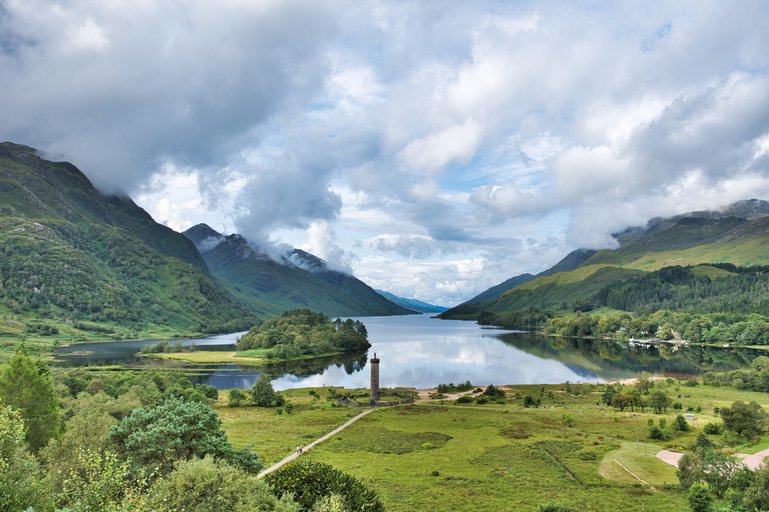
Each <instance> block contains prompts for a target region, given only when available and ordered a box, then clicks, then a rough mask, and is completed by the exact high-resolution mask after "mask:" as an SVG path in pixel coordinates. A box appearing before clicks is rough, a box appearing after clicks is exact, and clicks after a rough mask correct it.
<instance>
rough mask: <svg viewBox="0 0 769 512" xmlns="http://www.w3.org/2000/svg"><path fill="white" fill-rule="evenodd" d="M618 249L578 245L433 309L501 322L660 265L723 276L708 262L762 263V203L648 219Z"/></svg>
mask: <svg viewBox="0 0 769 512" xmlns="http://www.w3.org/2000/svg"><path fill="white" fill-rule="evenodd" d="M614 237H615V239H616V240H617V243H618V245H619V247H618V248H617V249H604V250H600V251H594V250H586V249H578V250H577V251H573V252H572V253H570V254H569V255H568V256H566V257H565V258H564V259H563V260H561V261H560V262H559V263H558V264H556V265H555V266H554V267H552V268H550V269H548V270H546V271H545V272H542V273H540V274H538V275H536V276H531V274H522V275H519V276H515V277H512V278H510V279H508V280H506V281H504V282H502V283H500V284H499V285H496V286H494V287H492V288H489V289H488V290H486V291H484V292H483V293H481V294H479V295H477V296H476V297H473V298H472V299H470V300H468V301H466V302H464V303H462V304H460V305H458V306H455V307H454V308H451V309H450V310H448V311H446V312H445V313H443V314H441V315H440V316H441V318H454V319H468V320H469V319H475V320H477V319H479V318H482V317H485V318H486V319H494V320H497V321H502V322H504V321H505V319H506V318H507V319H509V318H514V317H515V316H516V314H517V313H519V312H521V311H525V310H550V311H555V312H558V311H572V310H575V309H579V308H580V307H582V305H583V304H587V303H591V301H593V298H594V297H595V296H596V294H598V293H599V292H602V293H603V294H606V293H608V292H607V290H606V288H607V287H612V286H614V285H615V284H616V283H623V282H626V281H629V280H631V279H638V278H640V277H641V276H644V275H647V274H649V273H652V272H654V271H658V270H660V269H663V268H667V267H677V266H683V267H695V274H697V275H701V276H711V277H716V276H724V275H725V274H730V272H729V271H728V270H725V269H724V268H722V267H713V266H712V265H714V264H723V263H728V264H733V265H736V266H740V267H751V266H753V267H755V266H759V265H767V264H769V202H767V201H763V200H759V199H750V200H744V201H738V202H736V203H734V204H731V205H729V206H727V207H725V208H723V209H721V210H718V211H695V212H689V213H685V214H682V215H677V216H674V217H669V218H653V219H651V220H649V222H648V223H647V224H646V225H645V226H637V227H630V228H628V229H625V230H623V231H622V232H620V233H617V234H615V235H614Z"/></svg>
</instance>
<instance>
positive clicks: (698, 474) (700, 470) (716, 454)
mask: <svg viewBox="0 0 769 512" xmlns="http://www.w3.org/2000/svg"><path fill="white" fill-rule="evenodd" d="M701 437H705V436H702V435H701ZM698 439H699V438H698ZM708 444H709V445H708ZM744 471H750V470H749V469H747V468H746V467H745V466H744V465H743V464H742V463H741V462H740V461H739V460H738V459H736V458H734V457H732V456H730V455H726V454H724V453H722V452H720V451H718V450H716V449H715V448H714V447H713V445H712V443H710V441H707V443H705V442H703V443H702V444H701V445H699V446H696V447H695V448H694V449H693V450H692V451H691V452H689V453H686V454H684V456H683V457H681V460H680V461H679V462H678V471H677V472H676V474H677V475H678V480H679V482H680V483H681V487H682V488H684V489H689V488H690V487H691V486H692V485H693V484H694V483H695V482H699V481H703V482H707V483H708V485H709V486H710V490H711V492H712V493H713V494H715V496H717V497H718V498H722V497H723V496H724V494H725V493H726V491H727V489H729V487H730V485H731V483H732V480H733V479H735V478H739V474H740V473H741V472H744Z"/></svg>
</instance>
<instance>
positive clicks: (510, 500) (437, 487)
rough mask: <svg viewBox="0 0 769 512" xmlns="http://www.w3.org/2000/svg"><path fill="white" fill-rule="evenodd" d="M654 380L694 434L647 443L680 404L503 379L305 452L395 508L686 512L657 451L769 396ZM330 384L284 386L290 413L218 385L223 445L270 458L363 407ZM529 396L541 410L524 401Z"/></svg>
mask: <svg viewBox="0 0 769 512" xmlns="http://www.w3.org/2000/svg"><path fill="white" fill-rule="evenodd" d="M656 385H657V386H659V387H661V388H663V389H664V390H665V391H666V392H667V393H668V394H669V395H670V396H671V397H673V396H675V395H680V398H678V399H675V400H677V401H680V402H681V405H682V407H683V410H684V411H686V410H687V409H688V408H692V409H696V408H697V407H699V408H700V410H701V412H700V413H697V414H696V419H695V421H694V422H692V425H691V426H692V427H693V428H692V430H691V431H690V432H686V433H678V434H676V435H675V436H674V437H673V438H672V439H670V440H668V441H651V440H649V439H648V435H647V421H648V420H649V418H653V419H654V421H655V422H658V421H659V419H661V418H666V420H667V422H668V423H671V422H672V420H673V419H674V418H675V415H676V414H677V413H678V412H679V411H675V412H674V411H672V410H670V411H668V414H662V415H657V414H653V413H652V412H650V411H649V410H648V409H647V411H646V412H640V411H635V412H632V411H628V410H626V411H625V412H619V411H616V410H615V409H614V408H611V407H608V406H605V405H603V404H602V402H601V394H602V392H603V390H604V386H603V385H590V384H585V385H575V384H562V385H546V386H539V385H527V386H510V387H506V390H507V393H506V394H507V399H506V403H504V404H485V405H475V404H461V405H460V404H456V403H455V402H451V401H441V400H428V401H424V402H421V403H418V404H415V405H408V406H398V407H389V408H382V409H380V410H377V411H376V412H375V413H374V414H370V415H368V416H366V417H365V418H363V419H361V420H360V421H359V422H357V423H355V424H354V425H352V426H351V427H349V428H348V429H346V430H344V431H343V432H341V433H339V434H338V435H337V436H335V437H334V438H332V439H330V440H329V441H327V442H325V443H323V444H321V445H319V446H318V447H316V448H315V449H313V450H312V451H311V452H309V453H307V454H306V455H304V457H307V458H310V459H313V460H318V461H322V462H326V463H330V464H333V465H334V466H335V467H337V468H338V469H341V470H343V471H346V472H348V473H350V474H353V475H355V476H356V477H358V478H360V479H362V480H363V481H364V482H366V484H367V485H370V486H371V487H373V488H375V489H376V490H377V491H378V492H379V493H380V495H381V497H382V500H383V501H384V503H385V505H386V508H387V510H389V511H395V512H397V511H414V510H420V511H430V510H436V511H439V510H441V511H442V510H454V511H465V510H467V511H471V510H472V511H475V510H487V511H495V510H500V511H501V510H506V511H507V510H516V511H537V510H538V508H539V506H540V505H542V504H549V503H553V504H561V505H565V506H569V507H572V508H573V509H574V510H580V511H609V510H628V511H662V512H664V511H681V510H687V509H688V507H687V505H686V499H685V494H684V493H683V492H682V491H681V490H680V488H679V487H678V480H677V478H676V476H675V468H673V467H672V466H669V465H667V464H665V463H663V462H661V461H660V460H658V459H656V457H655V454H656V452H657V451H659V450H661V449H663V448H667V449H674V450H675V449H677V450H682V449H684V448H685V447H686V446H687V445H688V444H689V443H690V442H691V441H692V440H693V439H694V437H695V436H696V435H697V434H698V433H699V432H700V431H701V428H702V426H703V425H704V424H705V423H707V422H710V421H715V420H716V416H715V415H714V413H713V408H714V407H723V406H725V405H731V403H732V402H733V401H734V400H743V401H749V400H756V401H758V402H759V403H761V404H762V405H763V406H764V407H769V397H768V396H767V395H766V394H762V393H753V392H744V391H737V390H735V389H733V388H726V387H720V388H719V387H709V386H703V385H699V386H695V387H689V386H685V385H684V384H683V382H679V381H673V380H668V381H659V382H658V383H657V384H656ZM329 389H330V388H315V389H312V390H310V389H300V390H290V391H288V392H285V393H284V395H285V397H286V400H287V402H288V403H292V404H294V406H293V411H292V412H291V414H287V413H285V412H283V413H282V414H277V413H276V410H275V409H261V408H256V407H240V408H230V407H227V406H226V400H225V398H226V394H227V393H226V392H223V393H221V395H222V398H220V400H219V402H218V405H217V410H218V412H219V414H220V416H221V418H222V421H223V427H224V429H225V431H226V432H227V433H228V436H229V438H230V441H231V442H232V443H233V444H234V445H235V446H251V447H253V448H254V449H255V450H256V451H257V452H258V453H259V454H260V455H261V456H262V458H263V460H264V461H265V462H266V463H268V464H269V463H272V462H275V461H277V460H279V459H281V458H282V457H284V456H286V455H289V454H290V453H291V452H292V451H293V450H294V449H295V447H296V445H299V444H307V443H309V442H310V441H311V440H312V439H314V438H317V437H319V436H320V435H322V434H323V433H325V432H327V431H329V430H331V429H333V428H334V427H336V426H338V425H340V424H342V423H343V422H344V421H346V419H348V418H349V417H351V416H352V415H354V414H356V413H357V412H359V411H360V409H358V408H351V409H350V408H345V407H338V406H335V404H334V401H333V400H332V399H331V398H330V397H331V396H332V395H334V394H335V393H340V392H342V390H340V389H339V388H336V389H334V393H331V392H330V391H329ZM311 391H312V392H313V393H314V394H313V395H311V394H310V392H311ZM348 392H349V391H348ZM526 395H529V396H532V397H534V398H536V399H538V400H540V401H541V406H540V407H539V408H533V407H530V408H526V407H523V405H522V404H523V397H525V396H526ZM767 441H769V440H767V439H764V440H762V444H763V443H766V442H767Z"/></svg>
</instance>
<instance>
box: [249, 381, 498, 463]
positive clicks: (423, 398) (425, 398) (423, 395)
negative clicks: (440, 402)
mask: <svg viewBox="0 0 769 512" xmlns="http://www.w3.org/2000/svg"><path fill="white" fill-rule="evenodd" d="M480 388H481V389H486V386H480ZM473 389H475V388H473ZM501 389H507V388H504V387H503V388H501ZM437 391H438V390H437V389H423V390H420V391H419V392H418V398H417V399H416V400H415V401H414V403H417V404H418V403H425V402H430V401H431V399H430V393H435V392H437ZM472 393H473V390H469V391H463V392H460V393H455V394H449V395H446V396H445V397H444V400H456V399H457V398H459V397H460V396H463V395H468V394H472ZM406 405H407V404H406ZM396 407H397V406H396ZM379 409H386V407H375V408H373V409H367V410H365V411H363V412H362V413H360V414H358V415H357V416H354V417H353V418H350V419H349V420H348V421H347V422H346V423H345V424H344V425H342V426H340V427H337V428H335V429H334V430H332V431H331V432H329V433H328V434H326V435H324V436H323V437H321V438H318V439H316V440H315V441H313V442H312V443H310V444H308V445H307V446H305V447H304V448H303V449H302V453H305V452H308V451H310V450H311V449H312V448H314V447H315V445H317V444H319V443H322V442H323V441H325V440H326V439H328V438H330V437H333V436H335V435H336V434H338V433H339V432H341V431H342V430H344V429H346V428H347V427H349V426H350V425H352V424H353V423H355V422H356V421H358V420H359V419H361V418H362V417H364V416H366V415H367V414H371V413H372V412H374V411H376V410H379ZM300 455H301V453H298V452H294V453H292V454H291V455H289V456H288V457H286V458H285V459H283V460H281V461H280V462H278V463H276V464H273V465H272V466H270V467H269V468H267V469H265V470H264V471H262V472H261V473H259V474H258V475H256V478H264V477H265V476H267V475H269V474H270V473H272V472H273V471H276V470H278V469H280V468H282V467H283V466H285V465H286V464H288V463H289V462H291V461H293V460H295V459H296V458H297V457H299V456H300Z"/></svg>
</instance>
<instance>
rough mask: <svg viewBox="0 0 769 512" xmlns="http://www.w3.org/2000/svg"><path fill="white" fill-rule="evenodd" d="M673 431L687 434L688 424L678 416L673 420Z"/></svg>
mask: <svg viewBox="0 0 769 512" xmlns="http://www.w3.org/2000/svg"><path fill="white" fill-rule="evenodd" d="M673 430H679V431H681V432H689V424H688V423H687V422H686V418H684V417H683V416H681V415H680V414H679V415H678V416H676V419H675V420H673Z"/></svg>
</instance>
